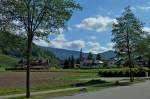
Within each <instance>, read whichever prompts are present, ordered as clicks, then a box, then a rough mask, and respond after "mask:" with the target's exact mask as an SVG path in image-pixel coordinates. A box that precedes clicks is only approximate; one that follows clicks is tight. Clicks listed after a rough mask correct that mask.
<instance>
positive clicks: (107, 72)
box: [98, 68, 150, 77]
mask: <svg viewBox="0 0 150 99" xmlns="http://www.w3.org/2000/svg"><path fill="white" fill-rule="evenodd" d="M132 71H133V75H134V76H135V77H144V76H145V72H149V74H150V70H149V69H147V68H134V69H132ZM98 75H100V76H103V77H129V76H130V70H129V68H122V69H101V70H100V71H99V72H98Z"/></svg>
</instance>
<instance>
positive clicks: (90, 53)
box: [87, 52, 93, 60]
mask: <svg viewBox="0 0 150 99" xmlns="http://www.w3.org/2000/svg"><path fill="white" fill-rule="evenodd" d="M87 59H89V60H92V59H93V54H92V52H89V54H88V57H87Z"/></svg>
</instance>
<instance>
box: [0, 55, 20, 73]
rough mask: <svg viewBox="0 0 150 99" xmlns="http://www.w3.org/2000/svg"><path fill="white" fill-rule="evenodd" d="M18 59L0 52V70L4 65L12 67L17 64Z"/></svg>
mask: <svg viewBox="0 0 150 99" xmlns="http://www.w3.org/2000/svg"><path fill="white" fill-rule="evenodd" d="M17 61H18V59H17V58H14V57H12V56H8V55H2V54H0V71H1V70H4V69H5V68H6V67H12V66H15V65H16V64H17Z"/></svg>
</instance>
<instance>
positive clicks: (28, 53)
mask: <svg viewBox="0 0 150 99" xmlns="http://www.w3.org/2000/svg"><path fill="white" fill-rule="evenodd" d="M31 50H32V37H28V42H27V70H26V97H27V98H30V61H31V60H30V58H31Z"/></svg>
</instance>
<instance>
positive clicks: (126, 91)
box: [55, 81, 150, 99]
mask: <svg viewBox="0 0 150 99" xmlns="http://www.w3.org/2000/svg"><path fill="white" fill-rule="evenodd" d="M55 99H150V81H146V82H144V83H139V84H135V85H131V86H120V87H114V88H109V89H105V90H102V91H98V92H90V93H85V94H79V95H75V96H66V97H61V98H55Z"/></svg>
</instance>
